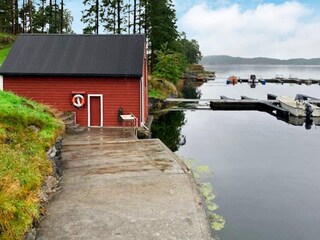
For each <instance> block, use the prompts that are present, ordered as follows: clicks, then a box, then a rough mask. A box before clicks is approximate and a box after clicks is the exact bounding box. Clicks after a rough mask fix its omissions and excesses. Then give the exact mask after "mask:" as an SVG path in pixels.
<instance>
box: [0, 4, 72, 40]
mask: <svg viewBox="0 0 320 240" xmlns="http://www.w3.org/2000/svg"><path fill="white" fill-rule="evenodd" d="M72 21H73V17H72V15H71V12H70V11H69V10H68V9H65V7H64V1H63V0H60V1H58V0H49V1H47V0H0V32H3V33H11V34H14V35H16V34H19V33H44V32H48V33H71V32H72V29H71V24H72Z"/></svg>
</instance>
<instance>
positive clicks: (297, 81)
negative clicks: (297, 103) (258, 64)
mask: <svg viewBox="0 0 320 240" xmlns="http://www.w3.org/2000/svg"><path fill="white" fill-rule="evenodd" d="M238 82H240V83H252V80H249V79H247V78H239V80H238ZM258 82H265V83H280V84H287V83H288V84H299V85H301V84H306V85H311V84H318V85H320V80H317V79H302V78H301V79H300V78H266V79H256V80H255V81H254V83H258Z"/></svg>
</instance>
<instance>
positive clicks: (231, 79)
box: [227, 76, 238, 85]
mask: <svg viewBox="0 0 320 240" xmlns="http://www.w3.org/2000/svg"><path fill="white" fill-rule="evenodd" d="M227 83H230V84H233V85H235V84H237V83H238V78H237V77H236V76H230V77H228V80H227Z"/></svg>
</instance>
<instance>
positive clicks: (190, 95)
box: [182, 81, 203, 99]
mask: <svg viewBox="0 0 320 240" xmlns="http://www.w3.org/2000/svg"><path fill="white" fill-rule="evenodd" d="M202 84H203V82H190V81H185V83H184V85H183V88H182V94H183V97H184V98H187V99H200V98H201V91H200V89H199V88H197V87H200V86H201V85H202Z"/></svg>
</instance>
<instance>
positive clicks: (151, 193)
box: [37, 129, 211, 240]
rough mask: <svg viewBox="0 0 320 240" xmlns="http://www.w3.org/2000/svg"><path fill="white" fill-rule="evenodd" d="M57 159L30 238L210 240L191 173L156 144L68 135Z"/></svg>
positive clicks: (108, 134)
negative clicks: (49, 195) (54, 184)
mask: <svg viewBox="0 0 320 240" xmlns="http://www.w3.org/2000/svg"><path fill="white" fill-rule="evenodd" d="M62 157H63V165H64V175H63V179H62V181H61V186H62V191H61V192H59V193H58V194H57V195H56V196H55V197H54V199H53V200H52V202H51V203H50V205H49V206H48V209H47V213H48V214H47V217H46V218H45V219H44V220H43V221H42V222H41V224H40V228H39V231H38V234H37V239H42V240H47V239H48V240H49V239H50V240H55V239H93V240H94V239H128V240H129V239H130V240H131V239H137V240H144V239H146V240H147V239H163V240H164V239H166V240H169V239H172V240H173V239H181V240H182V239H183V240H187V239H190V240H191V239H194V240H198V239H199V240H201V239H211V236H210V229H209V226H208V222H207V220H206V216H205V213H204V210H203V206H202V205H201V204H200V203H201V200H200V197H199V194H198V191H197V189H196V185H195V183H194V181H193V179H192V177H191V175H190V173H188V172H187V171H185V166H184V164H183V163H182V162H181V160H180V159H178V158H177V156H176V155H175V154H173V153H172V152H171V151H170V150H169V149H168V148H167V147H166V146H165V145H164V144H163V143H162V142H161V141H160V140H158V139H150V140H136V139H134V138H133V137H131V136H130V134H128V133H124V132H123V131H122V130H121V129H91V130H90V131H88V132H85V133H84V134H81V135H71V136H67V137H66V138H65V139H64V147H63V153H62Z"/></svg>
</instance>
